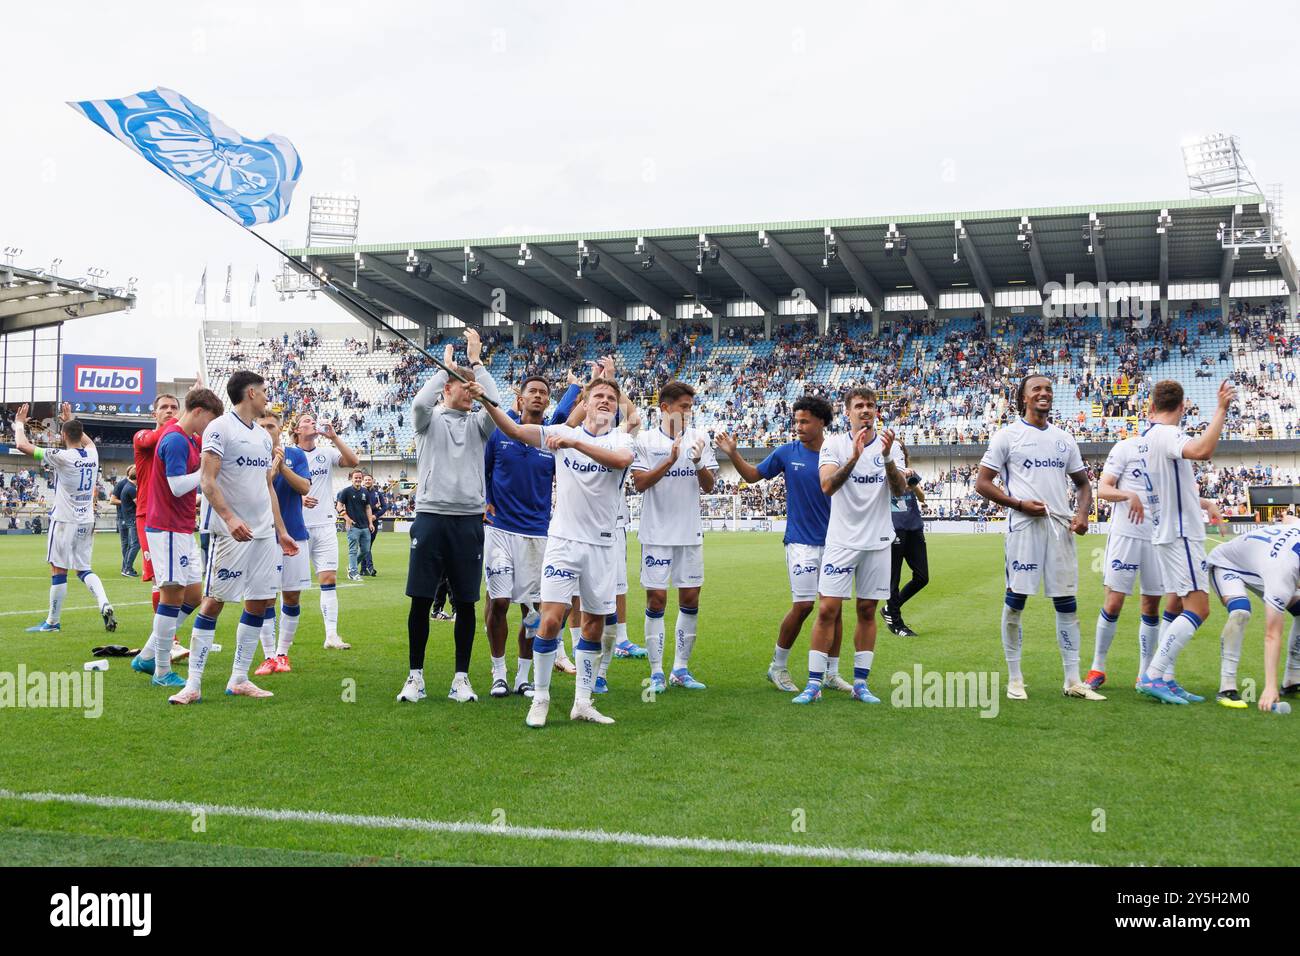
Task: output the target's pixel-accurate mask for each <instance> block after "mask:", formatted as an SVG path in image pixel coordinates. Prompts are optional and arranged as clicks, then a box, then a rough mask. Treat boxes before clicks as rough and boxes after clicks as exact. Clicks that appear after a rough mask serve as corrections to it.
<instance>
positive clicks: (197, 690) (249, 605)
mask: <svg viewBox="0 0 1300 956" xmlns="http://www.w3.org/2000/svg"><path fill="white" fill-rule="evenodd" d="M265 381H266V380H265V379H264V378H262V376H260V375H258V374H257V373H256V372H251V371H248V370H246V369H241V370H240V371H237V372H235V373H234V374H233V375H231V376H230V379H229V381H228V382H227V383H226V394H227V395H228V396H229V398H230V403H231V405H232V406H233V407H232V408H231V409H230V411H228V412H226V413H225V414H224V415H222V416H221V417H220V418H217V419H215V420H213V422H212V423H211V424H210V425H208V427H207V428H206V429H205V430H204V432H203V459H202V465H201V472H200V477H199V487H201V488H202V489H203V497H204V499H205V500H206V502H207V504H208V506H209V508H210V510H211V515H210V517H209V520H210V522H211V528H212V546H211V550H210V552H209V555H208V566H207V572H206V574H205V576H204V582H203V601H202V603H201V604H200V605H199V612H198V614H196V615H195V616H194V630H193V632H192V633H191V636H190V668H189V679H188V680H186V682H185V688H184V689H183V690H181V691H180V692H178V693H176V694H173V695H172V696H171V697H169V698H168V700H170V701H171V702H172V703H173V704H194V703H198V701H199V700H201V699H202V685H203V670H204V668H205V667H206V665H207V661H208V651H209V650H210V649H211V648H212V639H213V637H214V635H215V633H216V627H217V618H218V617H219V616H220V614H221V609H222V608H223V607H224V606H225V604H226V602H228V601H240V602H242V603H243V613H242V614H241V615H240V618H239V627H238V628H237V629H236V631H235V662H234V665H233V667H232V670H231V674H230V681H229V682H228V683H227V684H226V693H227V694H231V695H238V696H243V697H270V696H272V695H271V692H270V691H268V690H263V689H262V688H260V687H258V686H257V685H256V684H254V683H253V682H252V681H251V680H249V679H248V668H249V667H250V666H251V665H252V663H253V653H254V651H255V650H256V649H257V644H258V638H259V637H260V636H261V633H262V622H263V621H264V620H265V617H266V609H267V607H268V606H271V605H273V604H274V602H275V592H276V591H277V590H278V589H279V587H280V555H281V550H283V553H284V554H288V555H294V554H297V553H298V546H297V545H296V544H295V543H294V540H293V538H291V537H290V536H289V533H288V532H287V531H286V530H285V527H284V521H283V519H282V518H281V517H280V504H279V501H278V499H277V498H276V494H275V490H274V488H273V487H272V484H271V481H272V478H273V477H274V475H275V473H276V472H277V471H278V470H279V468H280V461H281V459H282V458H283V456H284V452H283V450H281V449H275V448H274V446H273V445H272V443H271V436H270V435H268V434H267V433H266V430H265V429H263V428H262V426H261V425H259V424H257V420H258V419H259V418H261V416H262V414H263V413H264V412H265V411H266V389H265V388H264V387H263V386H264V384H265ZM277 539H278V542H279V543H278V546H277Z"/></svg>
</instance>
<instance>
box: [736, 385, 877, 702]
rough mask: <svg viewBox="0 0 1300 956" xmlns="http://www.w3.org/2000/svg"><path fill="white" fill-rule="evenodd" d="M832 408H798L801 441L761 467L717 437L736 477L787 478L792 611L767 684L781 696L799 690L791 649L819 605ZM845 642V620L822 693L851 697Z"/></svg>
mask: <svg viewBox="0 0 1300 956" xmlns="http://www.w3.org/2000/svg"><path fill="white" fill-rule="evenodd" d="M834 415H835V413H834V410H833V409H832V408H831V404H830V402H828V401H826V400H825V399H824V398H818V397H816V396H814V395H805V396H803V397H802V398H800V399H799V400H797V401H796V402H795V403H794V432H795V435H796V436H798V437H797V438H796V439H795V440H794V441H792V442H788V443H786V444H784V445H782V446H781V447H779V448H777V449H775V450H774V451H773V452H772V453H771V454H769V455H768V456H767V457H766V458H764V459H763V460H762V461H761V462H759V463H758V464H757V465H752V464H750V463H749V462H747V461H745V459H744V456H742V455H741V454H740V452H739V450H738V449H737V448H736V439H735V438H733V437H732V436H731V435H729V434H727V433H726V432H720V433H719V434H718V436H717V442H718V448H719V449H721V450H722V453H723V454H725V455H726V456H727V457H728V458H730V459H731V463H732V464H733V465H735V466H736V471H737V472H738V473H739V474H740V477H741V478H743V479H744V480H745V481H747V482H748V483H749V484H751V485H756V484H758V483H759V482H760V481H766V480H769V479H772V478H775V477H776V476H777V475H782V476H784V478H785V501H786V522H785V537H784V538H783V543H784V544H785V566H786V573H787V574H788V576H789V578H790V601H791V603H790V610H788V611H786V613H785V617H784V618H782V619H781V626H780V627H779V628H778V630H777V635H776V647H775V649H774V650H773V651H772V662H771V663H770V664H768V666H767V679H768V680H769V681H771V682H772V684H774V685H775V686H776V689H777V690H783V691H786V692H788V693H795V692H796V691H798V690H799V688H798V687H796V686H795V685H794V681H792V680H791V679H790V670H789V667H788V662H789V660H790V649H791V648H793V647H794V642H795V641H797V640H798V639H799V631H800V630H801V629H802V628H803V622H804V621H806V620H807V619H808V615H809V614H811V613H812V610H813V608H814V607H815V606H816V604H817V575H818V574H819V573H820V571H821V566H822V553H823V552H824V551H825V548H826V525H827V523H828V522H829V521H830V517H831V499H830V498H829V497H828V496H827V494H826V492H825V491H823V490H822V481H821V474H820V473H819V471H818V461H819V460H820V458H821V450H822V445H823V443H824V442H825V439H826V429H827V428H829V427H830V425H831V422H832V421H833V420H834ZM843 637H844V628H843V616H842V615H841V616H840V617H837V618H836V619H835V632H834V637H833V638H832V639H831V647H830V653H829V656H828V657H827V658H826V676H825V677H824V678H823V679H822V687H829V688H831V689H832V690H843V691H848V692H850V693H851V692H852V691H853V685H852V684H850V683H849V682H848V681H846V680H845V679H844V678H843V677H841V676H840V674H839V664H840V644H841V643H842V640H843Z"/></svg>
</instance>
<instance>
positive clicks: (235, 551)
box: [203, 534, 284, 603]
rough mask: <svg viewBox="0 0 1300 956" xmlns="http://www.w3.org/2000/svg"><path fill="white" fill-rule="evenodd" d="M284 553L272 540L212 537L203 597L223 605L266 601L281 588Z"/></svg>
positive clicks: (220, 535) (219, 535) (224, 535)
mask: <svg viewBox="0 0 1300 956" xmlns="http://www.w3.org/2000/svg"><path fill="white" fill-rule="evenodd" d="M283 556H284V555H283V552H281V550H280V542H279V541H277V540H276V539H275V538H254V539H253V540H252V541H236V540H235V539H234V538H232V537H230V535H226V534H214V535H213V536H212V546H211V547H210V548H209V549H208V569H207V573H206V574H205V575H204V578H203V595H204V597H213V598H216V599H217V600H218V601H221V602H223V603H232V602H237V601H269V600H271V599H272V598H274V597H275V594H276V592H277V591H278V590H279V589H280V566H281V559H282V558H283Z"/></svg>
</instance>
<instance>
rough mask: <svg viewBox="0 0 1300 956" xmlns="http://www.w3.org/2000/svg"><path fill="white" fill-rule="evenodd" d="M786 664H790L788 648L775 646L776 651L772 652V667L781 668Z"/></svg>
mask: <svg viewBox="0 0 1300 956" xmlns="http://www.w3.org/2000/svg"><path fill="white" fill-rule="evenodd" d="M788 663H790V648H788V647H782V646H781V645H780V644H778V645H776V649H775V650H773V651H772V666H773V667H776V668H781V667H785V666H786V665H787V664H788Z"/></svg>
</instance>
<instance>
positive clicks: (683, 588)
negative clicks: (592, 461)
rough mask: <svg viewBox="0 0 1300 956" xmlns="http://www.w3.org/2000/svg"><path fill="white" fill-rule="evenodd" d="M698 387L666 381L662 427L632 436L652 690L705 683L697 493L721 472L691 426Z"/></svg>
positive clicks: (707, 489)
mask: <svg viewBox="0 0 1300 956" xmlns="http://www.w3.org/2000/svg"><path fill="white" fill-rule="evenodd" d="M694 405H695V389H693V388H691V386H689V385H687V384H686V383H685V382H668V383H667V384H666V385H664V387H663V388H661V389H660V390H659V414H660V426H659V427H658V428H652V429H649V430H642V431H641V433H640V434H639V435H637V437H636V445H635V449H636V460H635V461H634V462H633V463H632V483H633V485H634V487H635V488H636V490H637V491H639V492H641V494H642V498H641V525H640V530H639V533H638V537H639V538H640V540H641V586H642V587H644V588H645V644H646V655H647V657H649V659H650V684H651V686H652V687H653V689H654V692H655V693H656V694H662V693H663V692H664V691H665V690H667V689H668V682H671V683H672V684H674V685H675V686H677V687H685V688H687V689H688V690H704V689H705V685H704V684H703V683H701V682H700V681H698V680H696V679H695V677H694V676H692V674H691V671H690V661H691V651H692V650H694V648H695V638H696V634H697V628H698V627H699V613H700V588H701V587H702V586H703V585H704V522H703V521H702V520H701V519H700V494H701V493H703V494H706V495H707V494H708V493H709V492H711V491H712V490H713V486H714V484H715V482H716V481H717V476H718V459H717V456H716V455H715V454H714V452H713V449H712V448H711V447H710V446H709V439H708V436H707V435H705V434H703V433H702V432H698V431H696V430H695V429H694V428H691V427H690V418H691V409H692V408H693V407H694ZM669 586H672V587H675V588H677V630H676V648H675V653H674V656H673V667H672V673H671V675H670V676H669V681H668V682H665V680H664V672H663V670H664V669H663V658H664V609H665V607H666V606H667V604H668V588H669Z"/></svg>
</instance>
